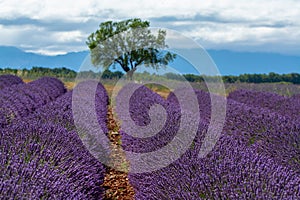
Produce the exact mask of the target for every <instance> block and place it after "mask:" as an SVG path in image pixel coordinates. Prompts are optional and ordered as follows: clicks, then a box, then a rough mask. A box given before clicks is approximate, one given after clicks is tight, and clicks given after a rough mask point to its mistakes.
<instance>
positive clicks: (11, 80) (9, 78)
mask: <svg viewBox="0 0 300 200" xmlns="http://www.w3.org/2000/svg"><path fill="white" fill-rule="evenodd" d="M21 83H23V80H22V79H21V78H19V77H18V76H14V75H10V74H6V75H0V90H2V89H4V88H6V87H10V86H12V85H15V84H21Z"/></svg>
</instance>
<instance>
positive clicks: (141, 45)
mask: <svg viewBox="0 0 300 200" xmlns="http://www.w3.org/2000/svg"><path fill="white" fill-rule="evenodd" d="M149 26H150V22H148V21H142V20H141V19H138V18H135V19H129V20H124V21H119V22H112V21H107V22H103V23H101V24H100V25H99V29H98V30H96V32H94V33H92V34H91V35H90V36H89V37H88V39H87V42H86V44H87V45H88V47H89V49H90V51H91V61H92V64H93V65H94V66H99V65H101V66H102V67H104V68H105V69H108V68H109V67H110V66H113V67H115V65H116V64H118V65H120V66H121V67H122V69H123V70H124V71H125V72H126V74H127V77H128V78H130V79H132V75H133V73H134V72H135V71H136V69H137V67H138V66H140V65H144V66H146V67H152V68H154V69H156V70H157V69H159V68H160V67H164V66H165V65H167V64H168V63H169V62H171V61H173V60H174V59H175V57H176V55H175V54H172V53H170V52H167V51H165V50H164V49H165V48H167V47H168V46H167V45H166V43H165V37H166V31H164V30H161V29H160V30H158V33H157V35H154V34H152V32H151V30H150V29H149Z"/></svg>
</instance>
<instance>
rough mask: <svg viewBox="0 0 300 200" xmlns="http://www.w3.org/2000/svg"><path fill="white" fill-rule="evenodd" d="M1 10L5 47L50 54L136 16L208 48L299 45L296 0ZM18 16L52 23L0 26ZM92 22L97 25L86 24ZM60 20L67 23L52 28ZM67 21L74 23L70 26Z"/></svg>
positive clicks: (135, 1) (51, 3)
mask: <svg viewBox="0 0 300 200" xmlns="http://www.w3.org/2000/svg"><path fill="white" fill-rule="evenodd" d="M0 13H1V16H0V45H14V46H19V47H24V46H31V49H30V50H31V51H36V52H43V53H47V54H55V53H61V52H66V51H69V50H70V49H72V50H73V51H76V50H81V49H84V48H86V45H85V40H86V37H87V36H88V34H89V33H90V32H91V31H95V30H96V29H97V25H98V23H99V22H101V21H106V20H121V19H125V18H132V17H140V18H142V19H150V20H152V21H151V24H152V25H153V24H154V25H155V26H161V27H165V28H173V29H175V30H177V31H181V32H183V33H184V34H185V35H187V36H191V37H193V38H194V39H196V40H197V41H201V42H204V43H205V44H209V47H218V48H222V47H225V46H230V45H235V46H243V45H244V46H243V48H246V47H247V46H251V48H252V47H253V46H255V45H257V46H260V45H266V44H268V43H272V44H274V45H275V46H276V45H277V46H278V47H281V46H284V48H285V49H286V51H289V50H291V49H299V46H300V39H299V38H300V21H299V20H298V19H300V2H299V1H294V0H275V1H263V2H262V1H260V0H252V1H245V0H240V1H233V0H224V1H216V0H213V1H198V0H185V1H177V0H165V1H149V0H130V1H120V0H101V1H99V0H90V1H89V0H86V1H81V0H64V1H61V0H45V1H38V0H26V1H18V0H2V1H1V0H0ZM19 18H30V19H35V20H37V22H47V23H48V24H43V25H41V24H38V23H37V24H32V25H30V24H27V25H22V24H21V25H14V26H11V25H9V24H3V25H2V26H1V20H8V21H9V20H18V19H19ZM91 21H93V23H92V25H93V24H95V26H94V28H93V27H92V26H91V24H89V25H86V26H85V24H86V23H87V22H91ZM56 22H59V23H61V24H62V26H61V27H56V29H57V30H54V31H53V30H50V28H51V26H55V24H56ZM152 22H153V23H152ZM64 23H68V24H69V25H70V24H72V23H74V26H71V28H70V27H69V28H68V29H69V30H65V29H64V28H65V27H64V26H63V24H64ZM78 23H79V24H81V26H80V27H77V25H78ZM25 38H26V40H25ZM72 43H73V44H72ZM53 46H55V48H52V47H53ZM272 48H273V50H274V49H275V51H276V48H274V47H272ZM45 49H47V50H45ZM246 49H247V48H246ZM27 50H28V49H27ZM259 50H261V49H259ZM281 51H283V49H281Z"/></svg>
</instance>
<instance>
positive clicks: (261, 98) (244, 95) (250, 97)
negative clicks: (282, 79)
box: [228, 90, 300, 120]
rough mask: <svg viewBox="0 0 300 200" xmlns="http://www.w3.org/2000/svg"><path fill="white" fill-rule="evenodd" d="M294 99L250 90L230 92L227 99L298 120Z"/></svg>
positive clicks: (299, 113) (297, 105)
mask: <svg viewBox="0 0 300 200" xmlns="http://www.w3.org/2000/svg"><path fill="white" fill-rule="evenodd" d="M296 96H297V95H295V96H294V97H291V98H287V97H283V96H280V95H278V94H274V93H268V92H257V91H251V90H236V91H234V92H231V93H230V94H229V96H228V98H230V99H233V100H236V101H238V102H241V103H245V104H250V105H251V106H257V107H262V108H268V109H270V110H272V111H274V112H279V113H281V114H282V115H289V116H291V117H294V118H296V119H297V120H298V119H300V108H299V102H298V103H297V102H295V99H296Z"/></svg>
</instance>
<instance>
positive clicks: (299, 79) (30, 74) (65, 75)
mask: <svg viewBox="0 0 300 200" xmlns="http://www.w3.org/2000/svg"><path fill="white" fill-rule="evenodd" d="M1 74H14V75H17V76H19V77H22V78H27V79H37V78H39V77H42V76H52V77H56V78H60V79H64V80H72V79H75V78H76V77H77V76H78V75H80V77H87V78H99V77H100V76H101V78H103V79H120V78H121V77H122V76H124V75H125V74H124V73H123V72H121V71H110V70H109V69H107V70H104V71H103V72H102V73H101V74H100V73H99V72H98V73H96V72H93V71H83V72H79V73H77V72H76V71H74V70H71V69H68V68H65V67H62V68H54V69H51V68H45V67H32V68H31V69H11V68H0V75H1ZM136 76H139V77H150V76H155V77H161V78H166V79H169V80H177V81H182V80H187V81H189V82H203V81H204V80H211V79H214V78H216V77H212V76H199V75H195V74H183V75H180V74H174V73H165V74H163V75H158V74H153V75H151V74H150V73H148V72H143V73H136ZM222 79H223V81H224V82H225V83H238V82H241V83H278V82H286V83H293V84H300V74H299V73H289V74H277V73H274V72H270V73H268V74H241V75H225V76H222Z"/></svg>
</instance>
